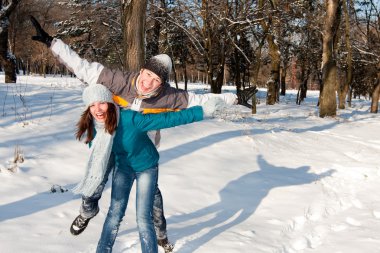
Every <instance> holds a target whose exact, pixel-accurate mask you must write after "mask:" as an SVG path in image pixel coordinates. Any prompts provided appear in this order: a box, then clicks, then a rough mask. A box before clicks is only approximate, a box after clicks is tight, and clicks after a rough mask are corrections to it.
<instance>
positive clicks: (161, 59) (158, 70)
mask: <svg viewBox="0 0 380 253" xmlns="http://www.w3.org/2000/svg"><path fill="white" fill-rule="evenodd" d="M143 68H144V69H148V70H150V71H152V72H153V73H155V74H156V75H158V76H159V77H160V78H161V81H162V82H163V83H164V82H166V81H167V80H168V79H169V75H170V72H171V70H172V59H171V58H170V57H169V55H167V54H159V55H156V56H153V57H152V58H150V59H149V60H147V61H146V63H145V64H144V66H143Z"/></svg>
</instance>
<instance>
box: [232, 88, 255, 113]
mask: <svg viewBox="0 0 380 253" xmlns="http://www.w3.org/2000/svg"><path fill="white" fill-rule="evenodd" d="M257 91H258V89H257V88H256V86H252V87H249V88H248V89H245V90H241V91H238V93H237V94H236V95H237V96H238V104H239V105H244V106H246V107H248V108H251V107H252V106H251V105H250V104H248V100H249V99H250V98H251V97H252V96H253V95H255V94H256V92H257Z"/></svg>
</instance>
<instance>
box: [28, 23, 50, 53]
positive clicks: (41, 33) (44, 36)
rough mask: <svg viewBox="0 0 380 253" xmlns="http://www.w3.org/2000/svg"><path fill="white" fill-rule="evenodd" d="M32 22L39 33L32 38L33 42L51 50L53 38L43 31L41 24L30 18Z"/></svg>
mask: <svg viewBox="0 0 380 253" xmlns="http://www.w3.org/2000/svg"><path fill="white" fill-rule="evenodd" d="M30 21H31V22H32V24H33V26H34V28H35V29H36V33H37V35H34V36H32V40H35V41H39V42H42V43H44V44H45V45H46V46H47V47H48V48H49V47H50V46H51V42H52V41H53V37H51V36H50V35H49V34H48V33H47V32H45V31H44V29H42V27H41V25H40V23H38V21H37V19H35V17H33V16H30Z"/></svg>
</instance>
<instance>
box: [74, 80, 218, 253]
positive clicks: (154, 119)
mask: <svg viewBox="0 0 380 253" xmlns="http://www.w3.org/2000/svg"><path fill="white" fill-rule="evenodd" d="M83 101H84V103H85V104H86V106H87V109H86V110H85V111H84V113H83V114H82V116H81V118H80V120H79V122H78V124H77V126H78V129H77V133H76V137H77V139H79V140H81V139H82V138H83V137H84V136H85V138H86V139H85V142H86V143H90V144H91V152H90V157H89V160H88V163H87V169H86V174H85V177H84V178H83V180H82V181H81V182H80V183H79V184H78V185H77V186H76V187H75V189H74V190H73V191H74V192H75V193H81V194H83V195H85V196H90V195H91V194H93V193H94V191H95V190H96V188H97V187H98V185H99V183H100V182H101V180H102V179H103V177H104V174H105V173H106V171H107V161H108V159H109V157H110V155H111V152H112V153H113V155H115V160H116V170H115V172H114V173H115V174H114V176H113V182H112V193H111V205H110V208H109V211H108V214H107V218H106V220H105V222H104V226H103V231H102V235H101V238H100V240H99V242H98V247H97V252H99V253H104V252H112V246H113V244H114V241H115V239H116V236H117V232H118V229H119V226H120V222H121V220H122V218H123V217H124V213H125V210H126V208H127V204H128V199H129V194H130V191H131V188H132V185H133V182H134V180H136V182H137V186H136V216H137V225H138V228H139V235H140V243H141V249H142V252H143V253H145V252H157V251H158V249H157V239H156V234H155V231H154V225H153V220H152V216H151V214H152V210H153V197H154V193H155V190H156V184H157V176H158V173H157V171H158V170H157V166H158V160H159V155H158V152H157V150H156V148H155V146H154V144H153V143H152V141H151V140H150V139H149V137H148V136H147V131H150V130H158V129H163V128H169V127H174V126H178V125H182V124H188V123H192V122H196V121H200V120H202V119H203V117H204V115H207V116H211V115H212V114H213V112H214V111H215V110H216V108H218V107H219V106H221V105H222V104H223V101H222V100H221V99H219V100H218V99H212V100H210V101H209V102H208V103H206V104H205V105H204V106H203V107H201V106H195V107H192V108H189V109H187V110H183V111H179V112H171V113H162V114H145V115H143V114H140V113H138V112H135V111H132V110H122V111H121V112H119V111H118V107H117V106H116V105H115V104H114V103H113V100H112V94H111V92H110V91H109V90H108V89H107V88H106V87H105V86H103V85H101V84H95V85H91V86H89V87H87V88H86V89H85V90H84V92H83Z"/></svg>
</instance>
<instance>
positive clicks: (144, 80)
mask: <svg viewBox="0 0 380 253" xmlns="http://www.w3.org/2000/svg"><path fill="white" fill-rule="evenodd" d="M161 83H162V81H161V78H160V77H159V76H158V75H156V74H155V73H154V72H152V71H150V70H148V69H142V70H140V76H139V83H138V84H137V85H138V87H137V88H138V89H139V91H140V92H141V93H142V95H145V94H148V93H150V92H152V91H155V90H156V89H157V88H158V87H159V86H160V85H161Z"/></svg>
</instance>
